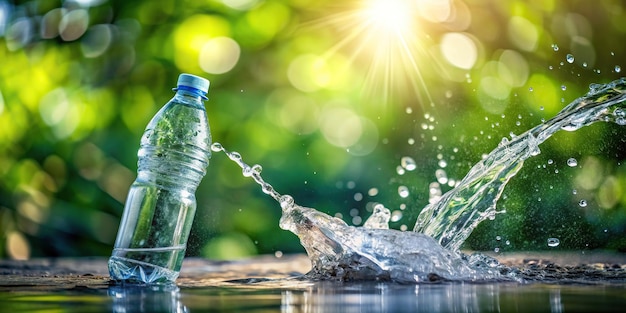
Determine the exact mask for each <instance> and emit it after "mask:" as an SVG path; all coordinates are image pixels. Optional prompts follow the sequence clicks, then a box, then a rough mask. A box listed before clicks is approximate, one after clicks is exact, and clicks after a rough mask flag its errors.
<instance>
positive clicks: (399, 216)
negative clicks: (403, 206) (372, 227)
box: [390, 210, 402, 222]
mask: <svg viewBox="0 0 626 313" xmlns="http://www.w3.org/2000/svg"><path fill="white" fill-rule="evenodd" d="M401 219H402V211H400V210H394V211H393V212H391V219H390V221H392V222H398V221H400V220H401Z"/></svg>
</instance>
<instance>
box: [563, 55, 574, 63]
mask: <svg viewBox="0 0 626 313" xmlns="http://www.w3.org/2000/svg"><path fill="white" fill-rule="evenodd" d="M565 60H566V61H567V63H574V56H573V55H571V54H567V55H566V56H565Z"/></svg>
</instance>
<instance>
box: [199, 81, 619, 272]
mask: <svg viewBox="0 0 626 313" xmlns="http://www.w3.org/2000/svg"><path fill="white" fill-rule="evenodd" d="M625 106H626V78H622V79H619V80H616V81H614V82H611V83H609V84H606V85H599V84H594V85H591V86H590V91H589V92H588V93H587V94H586V95H585V96H583V97H581V98H578V99H576V100H575V101H573V102H572V103H570V104H569V105H568V106H566V107H565V108H564V109H563V110H562V111H561V112H559V113H558V114H557V115H556V116H555V117H554V118H552V119H550V120H549V121H546V122H544V123H542V124H540V125H538V126H536V127H534V128H532V129H530V130H528V131H526V132H525V133H523V134H521V135H519V136H515V137H513V138H511V139H508V138H503V139H502V141H501V143H500V144H499V145H498V147H497V148H495V149H494V150H493V151H492V152H491V153H490V154H489V155H487V157H486V158H484V159H483V160H482V161H480V162H478V163H477V164H476V165H474V166H473V167H472V168H471V169H470V171H469V172H468V174H467V175H466V176H465V178H463V180H462V181H461V182H460V183H459V184H458V185H457V186H456V187H455V188H454V189H452V190H450V191H449V192H447V193H446V194H444V195H443V196H442V197H441V198H440V200H439V201H438V202H436V203H432V204H429V205H427V206H426V207H425V208H424V209H422V211H421V212H420V214H419V216H418V219H417V222H416V224H415V228H414V231H413V232H402V231H398V230H394V229H389V217H390V214H389V210H388V209H387V208H385V207H384V206H383V205H379V206H377V207H376V208H375V209H374V213H373V214H372V216H371V217H370V218H369V219H368V220H367V221H366V222H365V223H364V226H363V227H354V226H349V225H347V224H346V223H345V222H344V221H342V220H341V219H339V218H336V217H331V216H329V215H327V214H324V213H322V212H319V211H317V210H315V209H312V208H306V207H302V206H299V205H297V204H295V202H294V200H293V198H292V197H291V196H289V195H281V194H280V193H278V192H276V191H275V190H274V188H273V187H272V186H271V185H270V184H269V183H267V182H265V181H264V179H263V178H262V177H261V167H260V166H259V165H253V166H249V165H247V164H246V163H244V162H243V160H242V158H241V155H240V154H239V153H237V152H229V151H227V150H226V149H224V147H223V146H222V145H221V144H219V143H215V144H214V145H213V146H212V147H211V148H212V150H213V151H215V152H220V151H221V152H224V153H225V154H226V155H227V156H228V157H229V158H230V159H231V160H233V161H234V162H236V163H237V164H238V165H239V166H240V167H241V168H242V170H243V175H244V176H246V177H252V178H253V179H254V181H255V182H256V183H257V184H259V185H260V186H261V187H262V190H263V192H264V193H266V194H268V195H270V196H271V197H272V198H274V199H275V200H276V201H278V202H279V203H280V206H281V208H282V212H283V214H282V217H281V219H280V227H281V228H283V229H285V230H289V231H291V232H293V233H294V234H296V235H297V236H298V238H299V239H300V242H301V244H302V246H303V247H304V248H305V250H306V252H307V254H308V256H309V258H310V260H311V264H312V270H311V271H310V272H309V273H308V274H307V276H308V277H309V278H313V279H340V280H346V279H347V280H352V279H357V280H360V279H385V280H393V281H398V282H421V281H432V280H437V279H440V278H443V279H449V280H473V281H475V280H494V279H495V280H505V279H516V278H515V277H514V274H513V272H511V271H508V270H507V269H506V268H505V267H503V266H501V265H499V264H498V262H497V260H495V259H492V258H489V257H487V256H484V255H480V254H474V255H471V256H467V255H464V254H463V253H461V252H459V248H460V246H461V245H462V244H463V242H464V241H465V240H466V239H467V237H468V236H469V235H470V233H471V232H472V231H473V230H474V228H476V226H478V224H479V223H481V222H482V221H484V220H485V219H487V218H489V217H490V216H493V215H494V214H496V203H497V201H498V199H499V198H500V196H501V194H502V191H503V189H504V186H505V185H506V184H507V183H508V181H509V180H510V179H511V178H512V177H513V176H514V175H515V174H516V173H517V172H518V171H519V170H520V169H521V168H522V166H523V163H524V161H525V160H526V159H528V158H529V157H531V156H535V155H538V154H539V153H540V150H539V147H538V146H539V144H541V143H542V142H544V141H545V140H547V139H548V138H549V137H550V136H552V135H553V134H554V133H556V132H557V131H559V130H561V129H563V130H567V131H574V130H577V129H579V128H581V127H583V126H587V125H590V124H592V123H595V122H600V121H603V122H614V123H616V124H618V125H626V108H624V107H625ZM505 273H506V274H505Z"/></svg>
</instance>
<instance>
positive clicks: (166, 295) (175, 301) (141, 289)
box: [108, 285, 189, 313]
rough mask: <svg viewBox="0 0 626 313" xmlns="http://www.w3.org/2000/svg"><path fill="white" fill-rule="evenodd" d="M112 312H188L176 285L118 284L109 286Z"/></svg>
mask: <svg viewBox="0 0 626 313" xmlns="http://www.w3.org/2000/svg"><path fill="white" fill-rule="evenodd" d="M108 294H109V296H110V298H111V300H112V301H113V303H112V310H111V311H112V312H114V313H126V312H176V313H183V312H189V311H188V310H187V308H186V307H185V306H184V305H183V303H182V302H181V301H180V289H179V288H178V287H177V286H176V285H153V286H149V285H118V286H111V287H109V291H108Z"/></svg>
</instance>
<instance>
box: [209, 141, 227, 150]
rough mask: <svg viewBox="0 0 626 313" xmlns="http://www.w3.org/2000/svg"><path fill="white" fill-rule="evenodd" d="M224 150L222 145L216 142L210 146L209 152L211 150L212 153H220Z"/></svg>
mask: <svg viewBox="0 0 626 313" xmlns="http://www.w3.org/2000/svg"><path fill="white" fill-rule="evenodd" d="M223 149H224V147H222V144H221V143H219V142H216V143H214V144H212V145H211V150H213V152H220V151H222V150H223Z"/></svg>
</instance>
